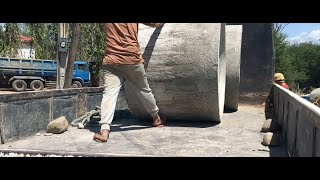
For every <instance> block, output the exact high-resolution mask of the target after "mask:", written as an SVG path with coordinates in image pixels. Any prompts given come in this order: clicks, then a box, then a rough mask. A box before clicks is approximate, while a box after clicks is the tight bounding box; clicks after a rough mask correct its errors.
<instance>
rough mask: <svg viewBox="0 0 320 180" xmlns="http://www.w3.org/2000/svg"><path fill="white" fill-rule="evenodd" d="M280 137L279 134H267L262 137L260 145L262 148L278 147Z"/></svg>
mask: <svg viewBox="0 0 320 180" xmlns="http://www.w3.org/2000/svg"><path fill="white" fill-rule="evenodd" d="M281 141H282V137H281V134H280V133H272V132H267V133H266V134H265V135H264V136H263V141H262V145H264V146H279V145H281Z"/></svg>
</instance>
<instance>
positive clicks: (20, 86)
mask: <svg viewBox="0 0 320 180" xmlns="http://www.w3.org/2000/svg"><path fill="white" fill-rule="evenodd" d="M12 87H13V89H14V90H15V91H18V92H21V91H24V90H26V88H27V83H26V82H25V81H24V80H22V79H16V80H14V81H13V82H12Z"/></svg>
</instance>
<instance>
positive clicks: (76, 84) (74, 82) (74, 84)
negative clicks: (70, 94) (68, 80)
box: [71, 81, 82, 88]
mask: <svg viewBox="0 0 320 180" xmlns="http://www.w3.org/2000/svg"><path fill="white" fill-rule="evenodd" d="M71 87H72V88H82V84H81V82H79V81H72V85H71Z"/></svg>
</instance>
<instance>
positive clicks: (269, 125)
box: [261, 119, 281, 132]
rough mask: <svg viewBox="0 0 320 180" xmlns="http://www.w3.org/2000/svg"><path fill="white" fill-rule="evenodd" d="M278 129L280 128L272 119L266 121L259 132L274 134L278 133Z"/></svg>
mask: <svg viewBox="0 0 320 180" xmlns="http://www.w3.org/2000/svg"><path fill="white" fill-rule="evenodd" d="M280 129H281V127H280V126H279V124H278V123H277V122H275V121H273V120H272V119H267V120H265V121H264V123H263V125H262V128H261V132H275V131H279V130H280Z"/></svg>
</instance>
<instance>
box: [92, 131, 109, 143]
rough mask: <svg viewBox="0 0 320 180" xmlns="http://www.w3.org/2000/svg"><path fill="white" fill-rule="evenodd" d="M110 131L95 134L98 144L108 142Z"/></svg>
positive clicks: (94, 138)
mask: <svg viewBox="0 0 320 180" xmlns="http://www.w3.org/2000/svg"><path fill="white" fill-rule="evenodd" d="M109 134H110V131H109V130H107V129H102V130H100V133H95V134H94V136H93V140H95V141H96V142H107V141H108V139H109Z"/></svg>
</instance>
